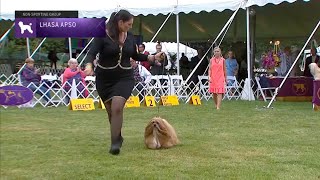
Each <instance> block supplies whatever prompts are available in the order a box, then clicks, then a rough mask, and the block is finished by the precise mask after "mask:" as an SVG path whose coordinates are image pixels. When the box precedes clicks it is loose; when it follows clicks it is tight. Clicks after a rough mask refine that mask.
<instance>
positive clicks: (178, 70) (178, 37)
mask: <svg viewBox="0 0 320 180" xmlns="http://www.w3.org/2000/svg"><path fill="white" fill-rule="evenodd" d="M176 25H177V55H176V58H177V60H176V62H177V63H176V64H177V75H180V62H179V60H180V49H179V47H180V36H179V26H180V24H179V13H178V12H177V14H176Z"/></svg>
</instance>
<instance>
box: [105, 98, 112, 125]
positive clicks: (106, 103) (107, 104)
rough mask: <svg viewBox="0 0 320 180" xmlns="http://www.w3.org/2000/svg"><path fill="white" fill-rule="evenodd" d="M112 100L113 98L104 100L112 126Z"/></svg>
mask: <svg viewBox="0 0 320 180" xmlns="http://www.w3.org/2000/svg"><path fill="white" fill-rule="evenodd" d="M111 102H112V100H110V101H105V102H103V104H104V106H105V107H106V110H107V114H108V120H109V124H110V126H111Z"/></svg>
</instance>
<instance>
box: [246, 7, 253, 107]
mask: <svg viewBox="0 0 320 180" xmlns="http://www.w3.org/2000/svg"><path fill="white" fill-rule="evenodd" d="M246 19H247V71H248V84H249V85H248V86H249V98H248V100H249V101H251V91H252V89H251V60H250V57H251V56H250V51H251V49H250V7H247V8H246Z"/></svg>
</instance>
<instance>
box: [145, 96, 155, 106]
mask: <svg viewBox="0 0 320 180" xmlns="http://www.w3.org/2000/svg"><path fill="white" fill-rule="evenodd" d="M145 102H146V105H147V107H156V106H157V105H156V102H155V100H154V96H145Z"/></svg>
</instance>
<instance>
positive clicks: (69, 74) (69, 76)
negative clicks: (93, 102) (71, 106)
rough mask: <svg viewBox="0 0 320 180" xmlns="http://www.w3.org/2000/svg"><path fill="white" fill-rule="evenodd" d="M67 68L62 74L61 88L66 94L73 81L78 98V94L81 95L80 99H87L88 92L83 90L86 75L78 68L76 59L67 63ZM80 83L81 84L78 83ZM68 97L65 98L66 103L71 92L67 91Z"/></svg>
mask: <svg viewBox="0 0 320 180" xmlns="http://www.w3.org/2000/svg"><path fill="white" fill-rule="evenodd" d="M68 66H69V67H68V68H66V69H65V70H64V73H63V80H62V84H63V88H64V89H65V91H66V92H68V91H69V90H70V89H71V86H72V82H73V80H75V82H76V85H77V96H79V94H78V93H79V92H80V93H81V97H83V98H84V97H87V96H88V90H86V89H85V86H86V82H85V80H84V79H85V77H86V74H85V72H84V71H82V70H81V69H80V67H78V61H77V60H76V59H73V58H71V59H70V60H69V61H68ZM80 82H82V83H80ZM68 94H69V96H66V100H67V103H69V100H70V98H69V97H70V96H71V91H69V93H68Z"/></svg>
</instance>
